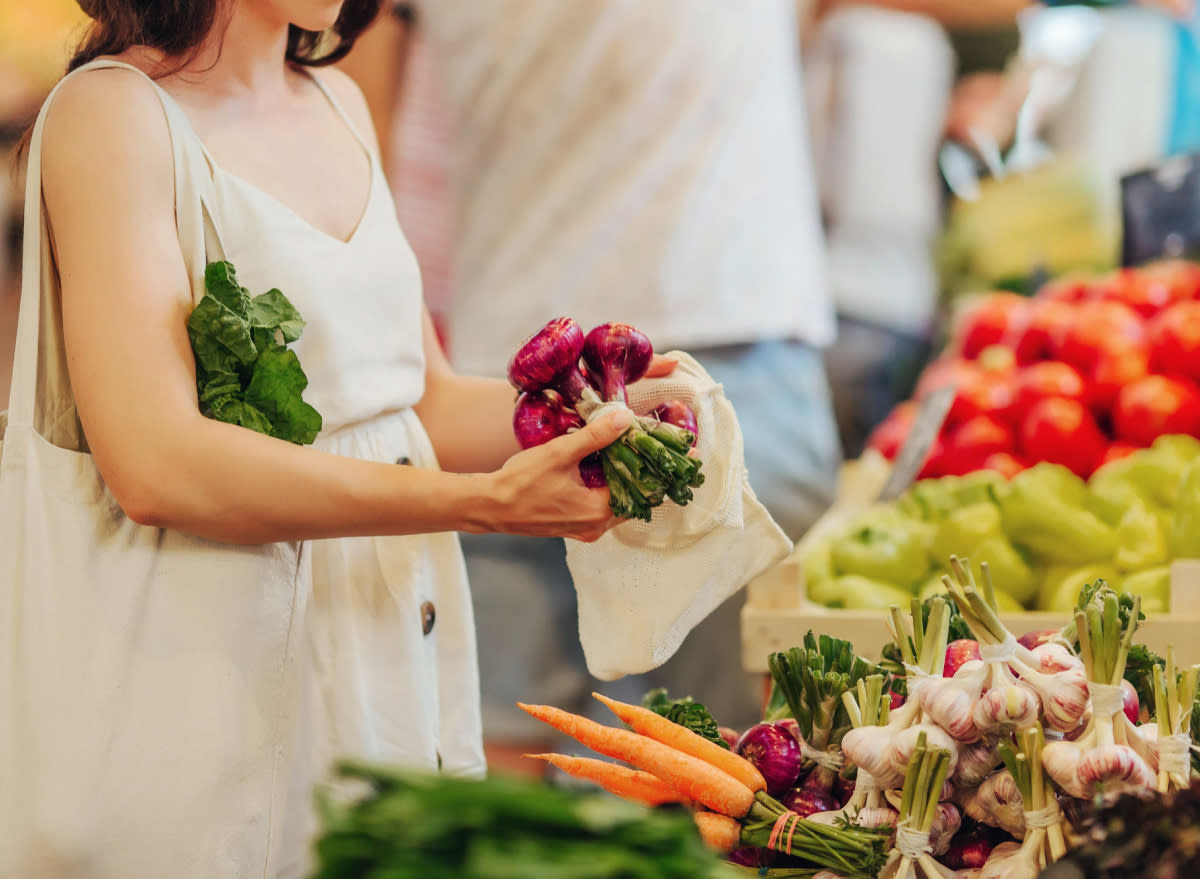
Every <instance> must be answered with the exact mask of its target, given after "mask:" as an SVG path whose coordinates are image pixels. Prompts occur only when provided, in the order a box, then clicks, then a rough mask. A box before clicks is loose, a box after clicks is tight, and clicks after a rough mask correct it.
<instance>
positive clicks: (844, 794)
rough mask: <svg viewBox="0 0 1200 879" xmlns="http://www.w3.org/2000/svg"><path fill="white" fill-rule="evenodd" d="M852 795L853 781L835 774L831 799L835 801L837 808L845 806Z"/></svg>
mask: <svg viewBox="0 0 1200 879" xmlns="http://www.w3.org/2000/svg"><path fill="white" fill-rule="evenodd" d="M852 796H854V782H853V781H850V780H848V779H845V778H842V776H841V775H838V776H836V777H835V778H834V780H833V799H834V801H835V802H836V803H837V808H839V809H840V808H842V807H843V806H845V805H846V804H847V803H848V802H850V798H851V797H852Z"/></svg>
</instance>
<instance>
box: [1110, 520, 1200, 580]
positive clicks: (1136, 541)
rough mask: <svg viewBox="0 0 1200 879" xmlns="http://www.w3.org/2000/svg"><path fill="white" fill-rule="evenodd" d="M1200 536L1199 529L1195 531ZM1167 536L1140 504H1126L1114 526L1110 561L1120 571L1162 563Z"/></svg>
mask: <svg viewBox="0 0 1200 879" xmlns="http://www.w3.org/2000/svg"><path fill="white" fill-rule="evenodd" d="M1197 537H1198V538H1200V531H1198V532H1197ZM1166 561H1167V535H1166V533H1165V532H1164V531H1163V528H1162V525H1161V524H1160V523H1159V518H1158V516H1156V515H1155V514H1154V513H1153V512H1152V511H1151V510H1149V509H1148V508H1147V507H1146V506H1145V505H1144V504H1140V503H1139V504H1134V505H1132V506H1130V507H1129V509H1128V510H1127V511H1126V512H1125V515H1124V516H1123V517H1122V518H1121V521H1120V523H1119V524H1118V525H1117V551H1116V553H1115V554H1114V555H1113V562H1114V563H1115V564H1116V566H1117V568H1118V569H1119V570H1121V571H1126V572H1128V571H1141V570H1144V569H1145V568H1153V567H1155V566H1156V565H1161V564H1165V563H1166Z"/></svg>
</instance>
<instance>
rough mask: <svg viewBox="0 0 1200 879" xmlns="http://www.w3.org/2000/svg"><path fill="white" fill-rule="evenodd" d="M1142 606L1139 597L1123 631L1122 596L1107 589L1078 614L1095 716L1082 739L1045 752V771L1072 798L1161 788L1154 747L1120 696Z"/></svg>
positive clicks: (1052, 746) (1058, 744) (1053, 745)
mask: <svg viewBox="0 0 1200 879" xmlns="http://www.w3.org/2000/svg"><path fill="white" fill-rule="evenodd" d="M1140 608H1141V599H1140V598H1138V597H1137V596H1135V597H1134V602H1133V612H1132V614H1131V615H1130V617H1129V623H1128V625H1126V626H1124V627H1122V624H1121V620H1120V611H1119V605H1118V599H1117V595H1116V593H1115V592H1113V591H1112V590H1107V591H1105V592H1098V593H1097V594H1096V596H1095V599H1094V600H1092V601H1091V602H1089V604H1088V606H1087V607H1086V608H1085V609H1083V610H1077V611H1076V612H1075V625H1076V630H1077V631H1078V633H1079V647H1080V653H1081V655H1082V658H1083V664H1084V669H1085V671H1086V674H1087V681H1088V690H1089V692H1090V695H1091V702H1092V717H1091V720H1089V721H1088V726H1087V728H1086V729H1085V731H1084V732H1083V734H1082V735H1081V736H1079V737H1078V738H1076V739H1074V740H1073V741H1061V742H1050V743H1049V744H1047V745H1046V746H1045V747H1044V748H1043V749H1042V765H1043V766H1044V767H1045V770H1046V773H1047V774H1048V775H1049V776H1050V777H1051V778H1052V779H1053V780H1054V781H1055V783H1056V784H1058V785H1059V786H1060V787H1061V788H1062V789H1063V790H1064V791H1066V792H1067V793H1068V794H1070V795H1071V796H1073V797H1087V796H1090V795H1091V794H1092V793H1094V792H1099V793H1101V794H1102V795H1104V796H1107V797H1112V796H1115V795H1118V794H1120V793H1122V792H1124V791H1127V790H1144V789H1147V788H1153V787H1155V786H1156V784H1157V778H1156V777H1155V773H1154V769H1153V767H1152V763H1153V762H1154V761H1155V760H1156V759H1157V757H1156V755H1155V753H1154V748H1153V746H1152V744H1151V743H1150V742H1148V741H1146V739H1145V737H1144V736H1143V735H1142V733H1141V732H1140V731H1139V730H1138V728H1137V727H1136V726H1134V725H1133V724H1132V723H1130V722H1129V719H1128V718H1127V717H1126V716H1125V711H1124V695H1123V693H1122V692H1121V680H1122V678H1123V677H1124V674H1125V659H1126V657H1127V656H1128V654H1129V647H1130V645H1131V644H1132V643H1133V633H1134V630H1135V629H1136V628H1137V618H1138V613H1139V611H1140Z"/></svg>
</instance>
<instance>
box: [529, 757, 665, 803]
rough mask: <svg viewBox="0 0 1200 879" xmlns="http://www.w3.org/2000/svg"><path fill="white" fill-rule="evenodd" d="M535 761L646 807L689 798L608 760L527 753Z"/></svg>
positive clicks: (652, 778) (651, 778)
mask: <svg viewBox="0 0 1200 879" xmlns="http://www.w3.org/2000/svg"><path fill="white" fill-rule="evenodd" d="M525 756H526V757H532V758H533V759H535V760H545V761H546V762H547V763H549V764H550V765H551V766H557V767H558V768H559V769H561V770H562V771H563V772H565V773H567V775H573V776H575V777H576V778H583V779H586V780H588V781H592V782H595V783H596V784H598V785H600V787H602V788H604V789H605V790H606V791H608V792H609V793H610V794H616V795H617V796H619V797H621V798H622V799H626V800H633V801H634V802H635V803H642V804H643V805H646V806H661V805H663V804H664V803H684V802H687V798H686V797H684V796H683V795H682V794H680V793H678V792H677V791H676V790H675V789H674V788H672V787H670V786H669V785H668V784H666V783H665V782H663V781H662V780H660V779H659V778H658V776H656V775H651V774H650V773H649V772H642V771H641V770H640V769H630V768H629V767H628V766H621V765H619V764H617V763H609V762H607V761H605V760H593V759H591V758H590V757H568V756H567V755H566V754H526V755H525Z"/></svg>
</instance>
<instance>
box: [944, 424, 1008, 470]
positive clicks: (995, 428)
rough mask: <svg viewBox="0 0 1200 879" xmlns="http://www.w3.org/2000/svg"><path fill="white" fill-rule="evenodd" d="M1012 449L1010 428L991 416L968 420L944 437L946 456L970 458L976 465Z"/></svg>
mask: <svg viewBox="0 0 1200 879" xmlns="http://www.w3.org/2000/svg"><path fill="white" fill-rule="evenodd" d="M1012 447H1013V431H1012V428H1011V427H1009V426H1008V424H1007V423H1005V422H1004V421H1001V420H1000V419H998V418H995V417H993V416H991V415H976V416H975V417H973V418H968V419H967V420H966V421H964V422H963V423H962V424H960V425H958V426H957V427H955V428H954V429H953V430H951V431H950V432H949V433H948V434H947V435H946V452H947V454H952V455H955V456H957V457H967V458H972V459H974V460H975V461H976V463H982V462H983V459H984V458H986V457H987V456H988V455H991V454H993V453H995V452H1008V451H1011V450H1012Z"/></svg>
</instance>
